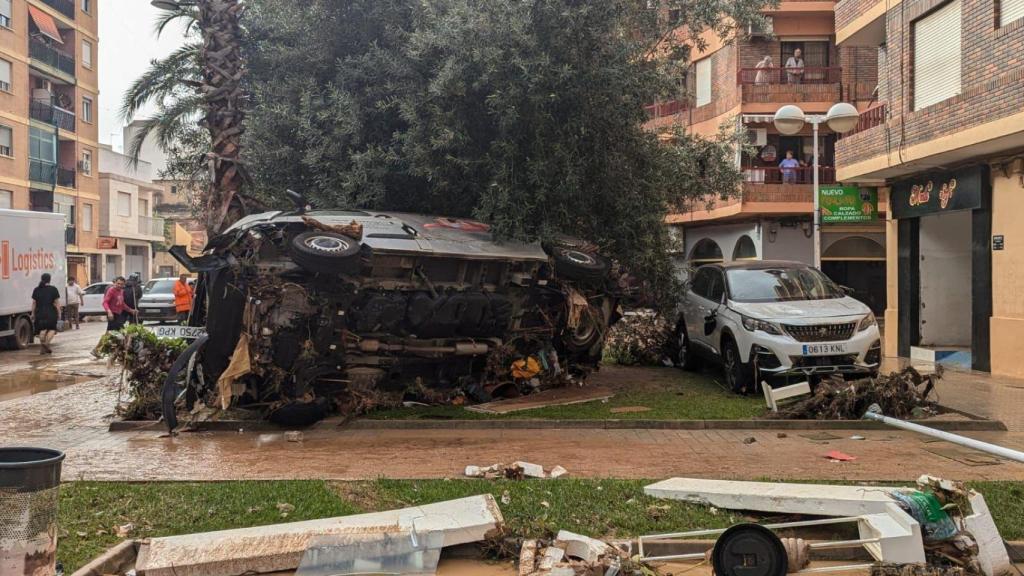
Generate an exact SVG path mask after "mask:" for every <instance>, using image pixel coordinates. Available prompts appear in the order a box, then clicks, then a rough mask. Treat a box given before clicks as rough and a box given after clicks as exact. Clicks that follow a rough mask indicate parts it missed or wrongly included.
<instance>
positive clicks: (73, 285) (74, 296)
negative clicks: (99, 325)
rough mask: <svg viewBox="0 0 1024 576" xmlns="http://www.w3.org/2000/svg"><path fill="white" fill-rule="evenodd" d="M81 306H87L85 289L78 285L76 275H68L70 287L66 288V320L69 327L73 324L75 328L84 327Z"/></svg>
mask: <svg viewBox="0 0 1024 576" xmlns="http://www.w3.org/2000/svg"><path fill="white" fill-rule="evenodd" d="M80 306H85V290H82V287H81V286H79V285H78V282H76V281H75V278H74V276H71V277H68V287H67V288H65V289H64V321H65V322H67V323H68V328H70V327H71V325H72V324H74V326H75V330H78V329H80V328H81V327H82V320H81V318H79V316H78V310H79V307H80Z"/></svg>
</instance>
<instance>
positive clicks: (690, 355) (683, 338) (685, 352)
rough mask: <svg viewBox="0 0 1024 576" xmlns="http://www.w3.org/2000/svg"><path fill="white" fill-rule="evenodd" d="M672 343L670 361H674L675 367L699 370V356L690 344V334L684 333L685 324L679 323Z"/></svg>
mask: <svg viewBox="0 0 1024 576" xmlns="http://www.w3.org/2000/svg"><path fill="white" fill-rule="evenodd" d="M672 344H673V350H672V362H674V363H675V365H676V368H682V369H683V370H690V371H695V370H700V357H699V356H697V355H696V354H695V353H694V351H693V348H692V347H691V346H690V336H689V335H687V333H686V324H682V323H680V326H679V328H677V329H676V333H675V338H674V340H673V343H672Z"/></svg>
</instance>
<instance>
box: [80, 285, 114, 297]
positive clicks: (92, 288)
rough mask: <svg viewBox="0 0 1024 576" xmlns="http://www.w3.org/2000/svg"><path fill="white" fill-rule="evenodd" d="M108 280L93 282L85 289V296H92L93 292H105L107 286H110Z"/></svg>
mask: <svg viewBox="0 0 1024 576" xmlns="http://www.w3.org/2000/svg"><path fill="white" fill-rule="evenodd" d="M110 286H111V284H110V283H109V282H100V283H99V284H93V285H92V286H89V287H88V288H86V289H85V295H86V296H92V295H94V294H106V293H107V288H110Z"/></svg>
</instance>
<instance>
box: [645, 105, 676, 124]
mask: <svg viewBox="0 0 1024 576" xmlns="http://www.w3.org/2000/svg"><path fill="white" fill-rule="evenodd" d="M682 109H683V103H682V102H680V101H679V100H668V101H666V102H656V103H654V104H648V105H647V106H644V112H646V113H647V117H648V118H650V119H652V120H653V119H655V118H664V117H665V116H672V115H673V114H678V113H679V112H680V111H681V110H682Z"/></svg>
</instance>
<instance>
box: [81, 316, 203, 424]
mask: <svg viewBox="0 0 1024 576" xmlns="http://www.w3.org/2000/svg"><path fill="white" fill-rule="evenodd" d="M186 346H187V344H186V343H185V341H184V340H179V339H171V338H163V339H161V338H157V337H156V335H155V334H153V333H152V332H150V331H149V330H147V329H145V328H143V327H142V326H141V325H138V324H133V325H129V326H126V327H125V328H124V329H123V330H120V331H116V332H108V333H106V334H104V335H103V338H101V339H100V343H99V346H98V347H97V350H96V352H97V354H99V355H100V356H102V357H106V358H107V359H108V360H109V361H110V362H111V363H113V364H118V365H120V366H121V367H122V370H121V379H122V380H121V386H122V387H123V386H124V385H125V384H127V386H128V389H127V396H128V397H127V398H126V399H123V400H122V398H121V391H122V390H119V393H118V403H117V414H118V415H119V416H120V417H122V418H124V419H126V420H156V419H157V418H159V417H160V413H161V410H160V403H161V396H160V395H161V390H162V389H163V385H164V379H165V378H166V377H167V372H168V371H169V370H170V368H171V364H173V363H174V360H175V359H176V358H177V357H178V355H180V354H181V352H182V351H183V350H184V349H185V347H186Z"/></svg>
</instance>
